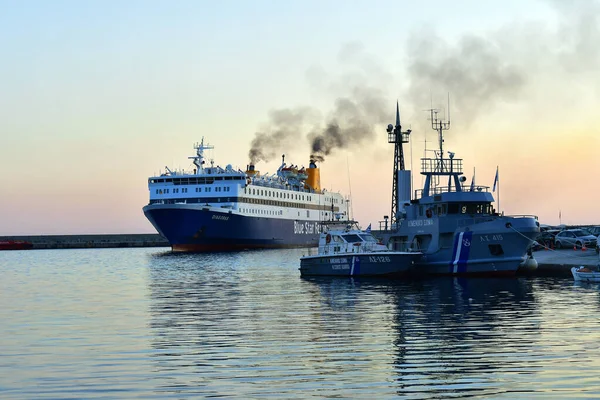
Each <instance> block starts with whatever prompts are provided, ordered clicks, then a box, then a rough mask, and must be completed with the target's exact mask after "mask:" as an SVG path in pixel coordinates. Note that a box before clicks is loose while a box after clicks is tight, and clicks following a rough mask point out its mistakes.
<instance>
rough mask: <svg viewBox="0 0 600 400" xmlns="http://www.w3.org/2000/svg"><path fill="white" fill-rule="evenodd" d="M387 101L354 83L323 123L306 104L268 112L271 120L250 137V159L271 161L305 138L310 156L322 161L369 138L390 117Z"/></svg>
mask: <svg viewBox="0 0 600 400" xmlns="http://www.w3.org/2000/svg"><path fill="white" fill-rule="evenodd" d="M388 103H389V102H387V101H386V99H385V98H384V96H383V93H382V92H381V91H379V90H377V89H374V88H370V87H360V86H356V87H354V88H353V89H352V90H351V94H350V96H348V97H341V98H338V99H337V100H336V101H335V105H334V109H333V111H332V112H331V114H330V115H329V116H328V117H327V119H326V121H325V122H323V121H322V118H321V117H320V116H319V113H318V111H316V110H314V109H311V108H308V107H304V108H298V109H280V110H274V111H271V112H270V115H269V116H270V122H269V123H268V124H267V125H266V126H265V127H264V128H263V129H262V130H260V131H259V132H256V134H255V137H254V139H253V140H252V143H251V148H250V151H249V153H248V156H249V158H250V162H251V163H253V164H254V163H256V162H258V161H270V160H272V159H273V158H274V157H277V156H278V155H279V154H280V153H281V152H282V151H285V149H286V147H287V146H288V145H291V144H296V145H297V144H298V143H302V142H304V141H305V140H306V139H308V141H309V143H310V148H311V158H312V159H313V160H315V161H323V160H324V159H325V156H327V155H330V154H331V153H332V152H334V151H335V150H336V149H347V148H350V147H352V146H354V145H357V144H359V143H361V142H363V141H366V140H368V139H370V138H372V136H373V134H374V129H375V126H376V125H377V124H380V123H383V122H385V121H387V120H388V119H390V106H389V104H388ZM386 105H387V107H386Z"/></svg>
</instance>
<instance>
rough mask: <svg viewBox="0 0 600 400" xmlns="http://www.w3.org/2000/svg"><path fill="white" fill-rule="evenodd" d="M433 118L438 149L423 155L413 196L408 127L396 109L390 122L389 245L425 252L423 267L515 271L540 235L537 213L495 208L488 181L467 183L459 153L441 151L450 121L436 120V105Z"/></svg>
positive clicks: (443, 271)
mask: <svg viewBox="0 0 600 400" xmlns="http://www.w3.org/2000/svg"><path fill="white" fill-rule="evenodd" d="M431 121H432V128H433V129H434V130H436V131H437V132H438V136H439V137H438V139H439V140H438V142H439V150H437V151H436V153H435V158H423V159H421V168H422V171H421V174H422V175H424V176H425V183H424V186H423V189H421V190H417V191H415V197H414V198H412V199H411V177H410V171H407V170H404V157H403V153H402V143H407V142H408V138H409V135H410V131H407V132H402V131H401V126H400V115H399V112H398V109H396V126H395V127H394V126H392V125H391V124H390V125H388V142H389V143H394V144H395V145H396V151H395V160H394V167H395V170H394V189H393V193H392V196H393V199H392V215H391V218H392V221H391V233H390V232H388V235H386V236H387V237H388V238H389V247H390V248H392V249H395V250H407V249H413V250H419V251H422V252H423V254H424V255H423V257H422V258H421V259H419V260H417V261H416V262H417V264H418V267H419V268H417V269H418V270H419V271H420V272H422V273H427V274H443V275H511V274H515V273H516V271H517V269H518V268H519V265H520V264H521V263H523V261H524V259H525V256H526V253H527V248H528V246H529V245H530V244H531V243H532V241H533V240H534V239H535V238H536V237H537V236H538V235H539V232H540V229H539V223H538V221H537V218H536V217H534V216H504V215H503V214H499V213H497V212H496V211H495V210H494V209H493V208H492V202H493V201H494V198H493V196H492V194H491V193H490V192H489V191H488V189H489V187H486V186H479V185H475V182H474V178H473V181H472V182H471V185H470V186H465V185H464V182H465V180H466V179H465V177H463V176H462V174H463V171H462V159H458V158H455V157H454V153H452V152H448V157H445V154H444V149H443V144H444V139H443V131H444V130H447V129H449V128H450V122H449V121H448V122H443V121H441V120H438V118H437V111H436V110H431ZM496 179H497V175H496ZM495 183H496V182H495ZM494 186H495V184H494ZM494 189H495V188H494ZM386 228H387V227H386Z"/></svg>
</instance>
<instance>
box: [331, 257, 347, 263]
mask: <svg viewBox="0 0 600 400" xmlns="http://www.w3.org/2000/svg"><path fill="white" fill-rule="evenodd" d="M329 263H330V264H347V263H348V259H347V258H330V259H329Z"/></svg>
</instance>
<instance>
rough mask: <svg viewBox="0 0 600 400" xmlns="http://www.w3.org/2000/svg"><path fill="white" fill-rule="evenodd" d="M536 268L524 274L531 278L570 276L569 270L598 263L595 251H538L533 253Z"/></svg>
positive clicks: (599, 259) (599, 260)
mask: <svg viewBox="0 0 600 400" xmlns="http://www.w3.org/2000/svg"><path fill="white" fill-rule="evenodd" d="M533 258H534V259H535V260H536V261H537V263H538V267H537V269H536V270H535V271H532V272H529V273H526V275H533V276H571V268H572V267H578V266H580V265H583V266H586V267H593V266H596V265H598V264H599V263H600V258H599V256H598V254H597V253H596V250H595V249H587V250H585V251H582V250H581V249H579V250H573V249H561V250H538V251H534V252H533Z"/></svg>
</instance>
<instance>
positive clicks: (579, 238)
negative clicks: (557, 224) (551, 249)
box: [554, 229, 598, 249]
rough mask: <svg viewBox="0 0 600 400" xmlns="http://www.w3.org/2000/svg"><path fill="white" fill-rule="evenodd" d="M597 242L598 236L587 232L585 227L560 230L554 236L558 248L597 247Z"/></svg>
mask: <svg viewBox="0 0 600 400" xmlns="http://www.w3.org/2000/svg"><path fill="white" fill-rule="evenodd" d="M597 244H598V238H597V237H596V236H594V235H590V234H589V233H586V232H585V231H584V230H583V229H567V230H564V231H561V232H559V233H558V234H557V235H556V237H555V238H554V246H555V247H556V248H557V249H560V248H561V247H576V248H579V249H580V248H582V247H583V246H585V247H589V248H596V246H597Z"/></svg>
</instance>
